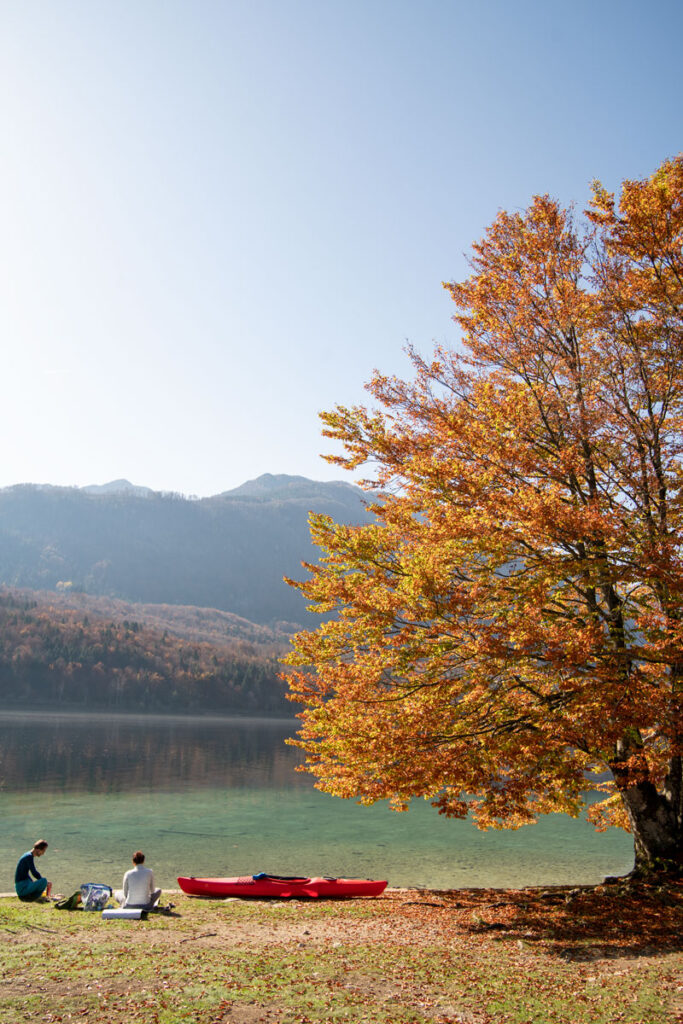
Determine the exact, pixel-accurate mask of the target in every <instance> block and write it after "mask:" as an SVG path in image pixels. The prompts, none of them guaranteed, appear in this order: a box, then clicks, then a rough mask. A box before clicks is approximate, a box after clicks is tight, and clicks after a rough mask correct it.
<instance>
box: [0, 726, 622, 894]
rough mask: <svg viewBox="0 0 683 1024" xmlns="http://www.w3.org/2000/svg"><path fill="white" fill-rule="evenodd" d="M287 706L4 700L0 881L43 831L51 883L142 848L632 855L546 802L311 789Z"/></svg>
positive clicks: (161, 874) (336, 857)
mask: <svg viewBox="0 0 683 1024" xmlns="http://www.w3.org/2000/svg"><path fill="white" fill-rule="evenodd" d="M294 730H295V725H294V724H293V723H292V722H273V721H267V720H256V719H215V718H212V719H206V718H162V719H159V718H151V717H146V716H134V715H127V716H124V715H121V716H113V715H66V714H37V713H36V714H20V713H16V712H8V713H5V714H3V713H0V815H1V819H2V830H1V832H0V864H1V865H2V868H1V869H0V872H1V877H0V891H11V890H12V889H13V880H14V866H15V863H16V861H17V859H18V857H19V856H20V855H21V854H22V853H23V852H24V851H25V850H26V849H28V848H29V847H30V846H31V844H32V842H33V841H34V840H35V839H37V838H41V837H42V838H45V839H47V840H48V841H49V844H50V848H49V850H48V852H47V854H46V855H45V857H44V858H43V859H42V860H41V862H40V868H41V872H42V873H43V874H45V875H46V876H47V877H48V878H51V879H52V880H53V881H54V884H55V887H56V891H59V892H71V891H73V890H74V889H76V888H78V886H79V885H80V884H81V883H82V882H85V881H96V882H106V883H107V884H109V885H111V886H112V887H117V886H119V885H120V882H121V877H122V875H123V872H124V871H125V870H127V868H128V867H129V866H130V858H131V855H132V853H133V851H134V850H136V849H138V848H140V849H143V850H144V851H145V853H146V855H147V863H148V864H149V866H151V867H153V868H154V872H155V876H156V879H157V883H158V884H160V885H162V886H164V887H175V886H176V876H177V875H179V874H194V875H242V874H253V873H254V872H257V871H268V872H270V873H273V874H311V875H348V876H356V877H374V878H387V879H388V880H389V884H390V885H394V886H427V887H433V888H453V887H458V886H524V885H536V884H546V885H550V884H560V883H575V884H580V883H591V882H597V881H599V880H600V879H601V878H602V877H604V875H606V874H621V873H623V872H625V871H628V870H629V869H630V868H631V866H632V863H633V853H632V841H631V837H630V836H628V835H626V834H625V833H622V832H620V831H618V830H616V829H612V830H610V831H609V832H607V833H602V834H599V833H596V832H595V831H594V829H593V828H592V827H591V826H590V825H588V824H587V823H586V822H585V821H583V820H573V819H570V818H567V817H565V816H563V815H550V816H548V817H546V818H544V819H542V820H541V821H540V822H539V824H538V825H535V826H533V827H527V828H523V829H519V830H517V831H514V832H479V831H478V830H477V829H475V828H474V827H473V826H472V825H471V824H469V823H468V822H461V821H448V820H446V819H444V818H441V817H439V815H438V814H437V813H436V811H434V810H433V809H432V808H431V807H430V806H429V804H428V803H427V802H425V801H422V800H418V801H414V802H413V804H412V806H411V808H410V810H409V811H408V812H407V813H405V814H396V813H394V812H393V811H390V810H389V808H388V806H387V804H386V803H382V804H376V805H374V806H373V807H360V806H358V805H357V804H355V803H353V802H349V801H344V800H339V799H336V798H334V797H330V796H326V795H324V794H322V793H319V792H318V791H317V790H315V789H314V788H313V780H312V778H311V777H310V776H308V775H303V774H301V773H298V772H296V771H295V768H296V765H297V763H298V762H299V760H300V754H299V752H298V751H297V750H295V749H293V748H291V747H287V746H285V743H284V740H285V738H286V737H287V736H291V735H293V733H294Z"/></svg>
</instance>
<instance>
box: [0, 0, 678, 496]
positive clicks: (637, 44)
mask: <svg viewBox="0 0 683 1024" xmlns="http://www.w3.org/2000/svg"><path fill="white" fill-rule="evenodd" d="M682 37H683V4H682V3H681V2H680V0H659V2H657V0H653V2H652V3H650V4H646V3H644V2H643V0H637V2H632V0H590V2H587V0H573V2H572V3H559V2H557V0H516V2H514V3H512V2H510V0H477V2H475V3H472V2H471V0H468V2H462V0H440V2H438V3H437V2H433V0H412V2H409V0H182V2H180V0H109V2H107V3H105V2H101V0H0V146H1V147H2V158H1V159H0V218H1V224H0V311H1V316H2V347H3V355H4V358H3V373H2V378H1V380H2V401H1V402H0V417H1V429H2V435H3V438H4V444H3V445H2V458H0V486H6V485H9V484H14V483H20V482H26V481H31V482H36V483H52V484H62V485H78V486H81V485H84V484H90V483H103V482H105V481H108V480H112V479H115V478H118V477H127V478H128V479H129V480H131V481H132V482H133V483H136V484H145V485H147V486H149V487H153V488H155V489H158V490H171V491H180V492H182V493H184V494H197V495H208V494H215V493H218V492H220V491H223V490H227V489H229V488H232V487H235V486H237V485H238V484H240V483H242V482H243V481H244V480H247V479H250V478H252V477H255V476H258V475H260V474H261V473H265V472H271V473H294V474H301V475H304V476H309V477H313V478H315V479H336V478H339V477H340V475H343V474H341V471H340V470H338V469H336V468H335V467H332V466H328V465H327V463H325V462H323V461H322V460H321V459H320V457H319V455H320V453H321V452H323V451H327V450H329V445H328V443H327V442H326V441H325V440H324V439H323V438H321V436H320V424H319V421H318V412H319V411H320V410H321V409H327V408H331V407H332V406H333V405H334V404H335V403H337V402H339V403H343V404H353V403H356V402H359V401H363V400H364V391H363V384H364V383H365V381H367V380H368V378H369V377H370V375H371V373H372V370H373V368H375V367H378V368H380V369H381V370H383V371H386V372H397V373H401V374H403V375H405V374H407V373H409V364H408V361H407V359H406V357H405V355H404V353H403V348H404V346H405V344H406V342H410V343H412V344H414V345H415V346H416V347H417V348H418V349H420V350H421V351H424V352H425V353H427V352H429V351H430V350H431V348H432V345H433V343H434V342H444V341H446V342H450V343H453V344H455V343H456V342H457V333H456V328H455V326H454V324H453V323H452V322H451V320H450V317H451V313H452V308H451V306H452V303H451V300H450V299H449V298H448V296H447V294H446V293H445V292H444V290H443V289H442V287H441V282H442V281H444V280H453V279H457V278H459V277H463V276H465V273H466V264H465V260H464V254H465V253H466V252H467V250H468V248H469V245H470V243H471V242H472V241H473V240H475V239H477V238H479V237H481V235H482V233H483V231H484V229H485V228H486V226H487V225H488V224H489V223H490V222H491V220H492V219H493V218H494V217H495V215H496V213H497V211H498V210H499V209H501V208H505V209H514V208H523V207H525V206H526V205H527V204H528V202H529V201H530V199H531V197H532V196H533V195H534V194H535V193H539V192H540V193H543V192H549V193H551V194H552V195H554V196H556V197H558V198H559V199H560V200H562V201H563V202H567V203H570V202H575V203H576V204H578V206H579V207H582V206H583V205H584V204H585V202H586V200H587V198H588V195H589V185H590V182H591V180H592V179H594V178H600V179H601V180H602V181H603V183H604V184H605V185H607V186H608V187H610V188H612V189H615V188H617V187H618V185H619V182H620V181H621V180H622V179H623V178H639V177H644V176H645V175H647V174H649V173H651V172H652V171H653V170H654V169H655V168H656V167H657V166H658V165H659V164H660V163H661V162H662V160H664V159H665V158H667V157H670V156H674V155H675V154H676V153H678V152H680V151H681V150H683V131H682V129H683V114H682V105H681V94H682V86H681V70H682V63H683V62H682V60H681V38H682Z"/></svg>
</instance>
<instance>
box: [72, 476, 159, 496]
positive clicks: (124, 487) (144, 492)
mask: <svg viewBox="0 0 683 1024" xmlns="http://www.w3.org/2000/svg"><path fill="white" fill-rule="evenodd" d="M80 490H82V491H85V492H86V494H120V493H121V492H122V491H124V492H126V493H130V494H137V495H138V497H142V498H145V497H147V496H148V495H150V494H154V491H153V490H152V488H151V487H138V486H137V485H136V484H132V483H131V482H130V480H111V481H110V482H109V483H108V484H89V485H88V486H87V487H81V488H80Z"/></svg>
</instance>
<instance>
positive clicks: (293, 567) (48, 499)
mask: <svg viewBox="0 0 683 1024" xmlns="http://www.w3.org/2000/svg"><path fill="white" fill-rule="evenodd" d="M124 484H127V481H115V482H114V483H113V484H111V485H106V484H105V485H103V486H102V488H101V489H100V490H99V491H98V490H95V492H94V493H93V488H87V489H85V488H83V489H79V488H62V487H49V486H44V485H41V486H37V485H31V484H22V485H18V486H15V487H8V488H4V489H0V583H4V584H6V585H8V586H13V587H28V588H31V589H36V590H45V589H47V590H54V589H55V588H57V586H58V584H61V585H63V584H65V583H68V584H70V585H71V589H72V590H83V591H85V592H86V593H88V594H93V595H101V596H106V597H114V598H119V599H123V600H128V601H133V602H141V603H145V604H173V605H195V606H203V607H210V608H216V609H219V610H222V611H227V612H232V613H234V614H235V615H238V616H242V617H243V618H245V619H248V620H250V621H251V622H255V623H260V624H265V623H268V624H276V623H282V622H285V623H286V622H290V623H302V622H304V621H305V620H306V618H307V615H306V612H305V604H304V601H303V599H302V598H301V596H300V595H299V594H298V593H297V592H295V591H294V590H292V589H291V588H290V587H288V586H287V585H286V584H285V583H283V581H282V577H283V576H284V575H287V576H292V577H294V578H300V577H301V576H302V574H303V570H302V569H301V561H302V560H306V561H315V560H316V558H317V550H316V549H315V548H313V546H312V545H311V542H310V537H309V532H308V523H307V518H308V513H309V511H315V512H324V513H326V514H328V515H330V516H332V517H333V518H334V519H335V520H336V521H337V522H344V523H359V522H364V521H367V520H368V518H369V516H368V513H367V511H366V509H365V506H364V502H363V492H362V491H360V490H359V489H358V488H356V487H353V486H351V485H349V484H345V483H320V482H316V481H311V480H306V479H305V478H303V477H287V476H273V475H270V474H266V475H265V476H263V477H259V478H258V479H257V480H252V481H249V482H248V483H246V484H243V485H242V487H238V488H236V489H235V490H234V491H227V492H225V493H223V494H219V495H215V496H214V497H211V498H203V499H201V500H197V499H192V500H191V499H187V498H183V497H181V496H180V495H176V494H161V493H158V492H154V491H148V490H147V489H146V488H138V487H135V488H132V489H130V485H129V486H122V485H124Z"/></svg>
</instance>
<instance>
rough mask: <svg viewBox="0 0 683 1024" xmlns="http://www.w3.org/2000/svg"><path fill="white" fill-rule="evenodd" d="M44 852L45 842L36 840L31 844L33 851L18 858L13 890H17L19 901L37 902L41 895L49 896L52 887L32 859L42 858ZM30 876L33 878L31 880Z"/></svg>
mask: <svg viewBox="0 0 683 1024" xmlns="http://www.w3.org/2000/svg"><path fill="white" fill-rule="evenodd" d="M46 850H47V841H46V840H45V839H38V840H37V841H36V842H35V843H34V844H33V849H31V850H28V852H27V853H25V854H24V855H23V856H22V857H20V858H19V863H18V864H17V869H16V871H15V872H14V888H15V889H16V890H17V896H18V897H19V899H20V900H24V902H26V903H30V902H32V901H33V900H37V899H38V898H39V897H40V896H42V894H43V893H45V895H46V896H49V895H50V890H51V889H52V886H51V884H50V883H49V882H48V880H47V878H43V876H42V875H41V873H40V871H38V868H37V867H36V862H35V860H34V857H42V856H43V854H44V853H45V851H46ZM31 875H32V876H33V878H31Z"/></svg>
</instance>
